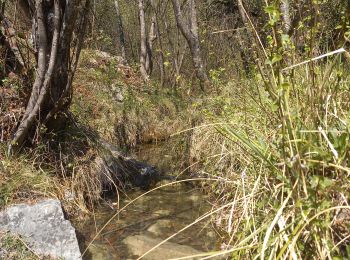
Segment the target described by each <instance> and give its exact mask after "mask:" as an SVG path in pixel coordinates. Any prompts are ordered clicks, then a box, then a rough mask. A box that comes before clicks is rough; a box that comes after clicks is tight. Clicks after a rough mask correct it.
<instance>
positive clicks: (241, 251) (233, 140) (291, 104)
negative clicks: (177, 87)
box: [193, 27, 350, 259]
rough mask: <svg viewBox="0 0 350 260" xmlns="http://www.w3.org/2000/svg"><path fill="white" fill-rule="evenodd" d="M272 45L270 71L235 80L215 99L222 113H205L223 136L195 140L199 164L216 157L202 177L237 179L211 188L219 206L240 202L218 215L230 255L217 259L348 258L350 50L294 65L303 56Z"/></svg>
mask: <svg viewBox="0 0 350 260" xmlns="http://www.w3.org/2000/svg"><path fill="white" fill-rule="evenodd" d="M253 29H254V28H253ZM271 30H272V31H274V33H273V35H274V37H276V38H278V37H281V36H282V35H281V34H280V33H279V32H278V31H277V30H276V28H275V27H273V28H272V29H271ZM313 40H315V39H313ZM274 43H275V44H276V45H274V44H272V45H271V46H269V47H268V48H267V49H264V52H265V53H267V54H268V58H267V60H266V62H265V64H266V65H260V67H259V73H258V74H257V75H256V76H255V78H253V79H249V80H247V79H245V80H240V81H236V82H231V83H230V84H229V85H228V86H227V87H228V88H229V89H231V92H232V93H231V94H229V95H226V96H224V97H219V98H217V100H216V101H214V102H213V101H211V102H213V103H214V104H220V109H219V111H220V113H218V112H217V111H215V110H213V109H212V108H213V107H215V105H214V106H213V104H212V103H211V104H210V105H207V107H208V109H207V112H206V114H207V118H209V120H210V121H211V122H210V123H214V124H216V127H215V130H216V132H215V131H213V130H211V129H206V130H203V129H198V130H197V133H195V137H194V141H193V144H194V147H193V149H194V150H196V151H197V156H198V158H204V157H208V154H209V156H210V158H211V159H210V160H208V161H207V162H204V164H203V167H204V169H205V170H204V171H205V172H206V173H207V174H211V175H214V176H220V177H221V178H226V179H227V180H229V181H230V182H229V183H227V184H226V185H225V184H224V185H223V184H220V186H214V187H213V186H210V187H209V188H210V189H209V190H211V193H212V194H213V195H216V196H219V197H221V203H222V204H227V203H232V202H234V203H232V206H231V208H230V210H226V211H223V213H221V216H219V217H218V218H219V219H220V220H221V221H219V224H220V225H221V226H223V227H225V228H226V231H227V234H228V238H227V243H226V244H227V247H226V249H225V250H223V251H222V252H219V253H217V254H215V255H216V256H217V255H220V254H227V253H229V254H231V256H232V258H233V259H238V258H247V259H255V258H260V259H337V258H339V259H340V258H342V259H343V258H344V257H348V258H349V257H350V246H349V243H350V239H349V238H350V221H349V220H350V206H349V195H350V180H349V174H350V165H349V156H350V145H349V144H350V143H349V141H350V120H349V118H350V117H349V115H350V112H349V111H350V110H349V109H350V101H349V100H350V99H349V76H348V75H349V68H348V66H347V60H345V59H344V56H343V53H344V51H345V50H342V51H341V52H340V51H339V52H331V51H330V52H331V53H330V54H332V56H331V55H324V56H322V57H323V58H326V59H311V58H312V57H310V58H305V60H307V62H304V63H301V64H300V65H298V66H292V65H293V61H294V60H293V59H290V57H291V56H293V57H296V56H297V53H296V52H295V53H294V50H293V48H291V47H290V44H291V42H290V41H288V43H286V44H287V45H288V46H287V45H283V41H282V40H277V39H275V41H274ZM278 44H280V45H278ZM310 53H313V52H312V51H311V52H310ZM316 60H318V61H316ZM296 63H298V62H296ZM286 67H288V68H287V69H285V68H286ZM206 123H208V122H206ZM202 140H206V141H205V142H203V141H202ZM209 140H210V141H209ZM213 143H214V144H216V145H217V147H212V144H213ZM208 144H210V145H208ZM213 158H216V160H213ZM204 161H205V160H204ZM215 255H212V256H208V257H207V258H210V257H214V256H215ZM207 258H205V259H207Z"/></svg>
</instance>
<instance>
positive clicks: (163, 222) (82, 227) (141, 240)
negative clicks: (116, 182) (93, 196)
mask: <svg viewBox="0 0 350 260" xmlns="http://www.w3.org/2000/svg"><path fill="white" fill-rule="evenodd" d="M169 147H171V144H170V143H169V141H168V142H162V143H158V144H149V145H143V146H141V147H138V148H137V149H136V150H135V152H134V154H133V155H134V156H135V158H137V159H139V160H142V161H145V162H148V163H150V164H152V165H155V166H157V167H158V169H160V170H161V171H162V172H165V173H166V174H167V175H171V174H172V173H173V172H175V169H174V166H173V165H176V163H175V162H176V157H177V156H176V155H172V154H173V153H172V151H171V150H170V149H169ZM175 154H176V153H175ZM144 192H145V191H142V190H138V189H135V190H131V191H128V192H127V194H122V195H120V202H119V203H120V205H119V206H120V207H123V206H125V205H126V204H127V203H129V202H130V201H131V200H132V199H134V198H136V197H138V196H140V195H141V194H143V193H144ZM116 201H117V198H112V199H111V200H110V201H107V202H106V203H104V204H102V205H101V206H100V207H99V208H97V209H96V212H95V216H94V217H93V218H91V219H86V220H84V221H79V223H75V226H76V229H77V231H78V233H79V234H80V236H82V237H83V239H84V240H85V245H83V247H84V246H85V247H86V245H87V244H88V243H89V242H90V241H91V240H92V239H93V238H94V236H95V235H96V231H97V230H99V229H100V228H101V227H102V226H103V225H104V224H105V223H106V222H107V221H108V220H109V219H110V218H111V217H112V216H113V215H114V214H115V213H116V212H117V209H116V206H115V207H112V206H111V204H112V203H113V202H114V204H113V205H115V204H116ZM210 209H211V205H210V204H209V203H208V201H207V197H206V196H205V195H204V194H203V193H201V191H200V190H199V189H198V188H196V187H195V186H192V185H189V184H185V183H181V184H175V185H171V186H167V187H162V188H160V189H158V190H155V191H152V192H150V193H148V194H146V195H145V196H143V197H141V198H139V199H138V200H137V201H135V202H134V203H132V204H131V205H129V206H128V207H127V208H126V209H125V210H124V211H122V212H121V213H120V214H119V215H118V216H117V217H116V218H115V219H113V220H112V221H111V223H110V224H109V225H108V226H107V227H106V228H105V229H104V230H103V231H102V232H101V234H100V236H99V237H98V238H97V239H96V240H95V241H94V243H93V244H92V245H91V246H90V247H89V249H88V251H87V253H86V254H85V256H84V259H93V260H100V259H101V260H102V259H137V258H138V257H140V256H141V255H142V254H144V253H145V252H147V251H148V250H149V249H151V248H152V247H154V246H155V245H157V244H158V243H160V242H161V241H162V240H164V239H166V238H168V237H169V236H171V235H173V234H174V233H176V232H178V231H179V230H181V229H182V228H184V227H185V226H186V225H188V224H191V223H192V222H193V221H195V220H196V219H197V218H199V217H200V216H202V215H203V214H205V213H207V212H209V211H210ZM219 241H220V238H219V236H218V234H217V232H216V230H215V228H214V227H213V226H212V223H211V221H210V219H207V220H204V221H201V222H199V223H196V224H195V225H193V226H191V227H190V228H188V229H186V230H185V231H183V232H181V233H179V234H177V235H176V236H175V237H173V238H172V239H170V240H169V241H167V242H166V243H164V244H162V245H161V246H160V247H158V248H157V249H155V250H153V251H152V252H150V253H149V254H147V255H146V256H144V257H143V258H142V259H155V260H158V259H159V260H163V259H164V260H165V259H174V258H180V257H185V256H189V255H196V254H200V253H203V252H208V251H214V250H218V249H219V247H220V243H219ZM187 259H200V258H198V257H197V258H187Z"/></svg>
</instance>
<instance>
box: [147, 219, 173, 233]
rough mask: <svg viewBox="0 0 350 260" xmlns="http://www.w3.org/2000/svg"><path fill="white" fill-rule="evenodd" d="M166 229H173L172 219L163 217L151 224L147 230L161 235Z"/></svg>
mask: <svg viewBox="0 0 350 260" xmlns="http://www.w3.org/2000/svg"><path fill="white" fill-rule="evenodd" d="M164 230H167V231H168V232H169V230H170V231H171V230H172V221H170V220H169V219H161V220H158V221H157V222H156V223H154V224H153V225H152V226H150V227H149V228H148V229H147V231H149V232H151V233H152V234H154V235H155V236H161V235H162V234H163V233H164Z"/></svg>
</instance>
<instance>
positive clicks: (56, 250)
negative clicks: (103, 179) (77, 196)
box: [0, 199, 81, 260]
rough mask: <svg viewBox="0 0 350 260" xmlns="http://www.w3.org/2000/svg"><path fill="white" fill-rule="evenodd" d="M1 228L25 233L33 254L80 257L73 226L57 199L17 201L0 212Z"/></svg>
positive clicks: (62, 257) (69, 258)
mask: <svg viewBox="0 0 350 260" xmlns="http://www.w3.org/2000/svg"><path fill="white" fill-rule="evenodd" d="M0 231H9V232H10V233H13V234H19V235H21V236H23V237H25V240H26V242H27V243H28V245H29V247H30V248H31V249H32V250H33V251H34V252H35V253H36V254H39V255H49V256H51V257H54V258H60V259H67V260H75V259H81V253H80V249H79V245H78V240H77V237H76V234H75V229H74V228H73V227H72V225H71V223H70V222H69V221H68V220H65V218H64V214H63V211H62V207H61V203H60V201H58V200H54V199H47V200H43V201H41V202H38V203H36V204H33V205H28V204H18V205H14V206H11V207H9V208H7V209H6V210H5V211H3V212H0Z"/></svg>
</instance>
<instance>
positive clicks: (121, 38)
mask: <svg viewBox="0 0 350 260" xmlns="http://www.w3.org/2000/svg"><path fill="white" fill-rule="evenodd" d="M114 6H115V12H116V14H117V33H118V35H119V44H120V52H121V56H122V57H123V59H124V60H125V61H126V60H127V59H126V51H125V36H124V27H123V19H122V15H121V13H120V8H119V2H118V0H114Z"/></svg>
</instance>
